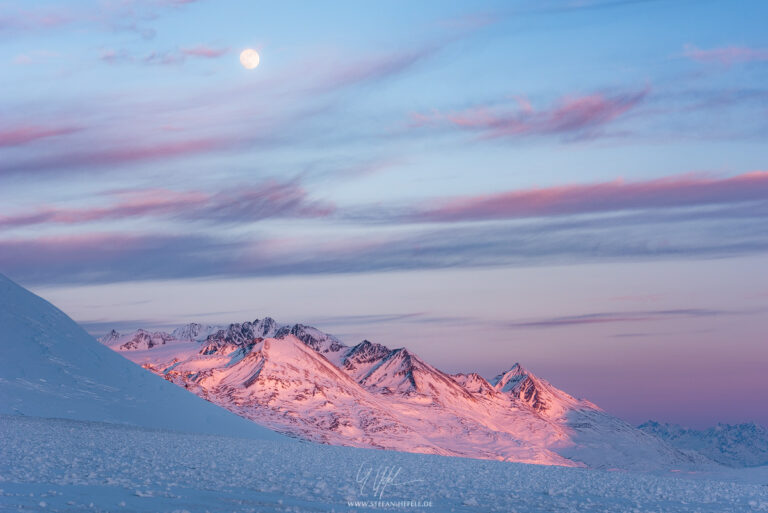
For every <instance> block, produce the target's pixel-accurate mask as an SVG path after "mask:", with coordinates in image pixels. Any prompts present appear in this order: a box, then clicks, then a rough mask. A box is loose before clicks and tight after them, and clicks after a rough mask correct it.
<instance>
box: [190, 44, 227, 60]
mask: <svg viewBox="0 0 768 513" xmlns="http://www.w3.org/2000/svg"><path fill="white" fill-rule="evenodd" d="M227 52H229V48H213V47H210V46H206V45H197V46H192V47H189V48H182V49H181V53H182V54H184V55H189V56H191V57H202V58H205V59H215V58H217V57H221V56H222V55H225V54H226V53H227Z"/></svg>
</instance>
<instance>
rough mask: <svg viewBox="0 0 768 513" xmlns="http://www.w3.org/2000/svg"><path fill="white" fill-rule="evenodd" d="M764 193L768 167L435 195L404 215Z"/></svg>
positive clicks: (612, 207)
mask: <svg viewBox="0 0 768 513" xmlns="http://www.w3.org/2000/svg"><path fill="white" fill-rule="evenodd" d="M765 198H768V171H755V172H752V173H744V174H741V175H737V176H734V177H729V178H713V177H708V176H704V175H694V174H688V175H680V176H673V177H668V178H660V179H655V180H647V181H637V182H625V181H623V180H616V181H612V182H602V183H596V184H590V185H567V186H556V187H548V188H541V189H528V190H518V191H507V192H501V193H496V194H488V195H482V196H469V197H459V198H453V199H445V200H437V201H434V202H433V205H432V206H429V205H428V206H426V207H424V208H422V209H421V210H416V211H415V212H413V213H412V214H410V215H406V216H404V217H405V218H406V219H408V218H410V220H412V221H430V222H451V221H471V220H488V219H514V218H525V217H536V216H553V215H555V216H556V215H563V214H586V213H594V212H612V211H623V210H636V209H654V208H670V207H688V206H696V205H713V204H723V203H737V202H746V201H759V200H764V199H765Z"/></svg>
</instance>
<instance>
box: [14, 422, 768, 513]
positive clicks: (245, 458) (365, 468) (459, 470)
mask: <svg viewBox="0 0 768 513" xmlns="http://www.w3.org/2000/svg"><path fill="white" fill-rule="evenodd" d="M0 439H1V440H2V444H1V445H0V510H2V511H16V510H20V511H73V512H74V511H126V512H128V511H142V512H173V511H177V512H181V511H189V512H204V511H210V512H214V511H222V512H224V511H226V512H230V511H233V512H234V511H238V512H239V511H254V512H262V511H265V512H269V511H293V512H297V511H373V510H378V511H382V510H383V511H435V512H437V511H440V512H442V511H473V512H474V511H502V512H520V513H527V512H545V511H546V512H552V511H573V512H598V511H600V512H610V513H617V512H625V511H626V512H641V511H642V512H646V511H647V512H662V511H663V512H683V511H685V512H688V511H690V512H717V513H723V512H748V511H768V469H766V468H765V467H762V468H760V469H751V470H739V471H731V472H732V473H731V474H730V475H718V474H696V475H685V476H684V475H675V474H669V473H667V474H658V473H657V474H649V473H639V472H610V471H602V470H590V469H578V468H567V467H555V466H542V465H528V464H522V463H508V462H496V461H487V460H474V459H465V458H451V457H444V456H433V455H420V454H407V453H398V452H390V451H378V450H367V449H357V448H346V447H331V446H324V445H317V444H313V443H309V442H300V441H297V440H289V439H284V440H253V439H244V438H228V437H221V436H213V435H205V434H193V433H180V432H173V431H161V430H152V429H146V428H134V427H127V426H122V425H114V424H104V423H96V422H82V421H74V420H57V419H40V418H31V417H21V416H0ZM377 473H378V474H379V479H378V480H377V479H376V474H377ZM366 474H368V476H369V477H368V479H367V480H366V479H365V476H366ZM381 476H386V477H385V478H384V479H381ZM726 479H729V480H730V481H728V480H726ZM737 481H740V482H737ZM750 482H751V484H750ZM351 501H365V502H364V503H363V504H353V502H351ZM371 501H382V502H381V505H382V507H378V508H374V507H372V506H373V504H371ZM401 501H406V502H407V503H406V504H405V505H404V506H403V505H402V502H401ZM393 505H394V507H392V506H393Z"/></svg>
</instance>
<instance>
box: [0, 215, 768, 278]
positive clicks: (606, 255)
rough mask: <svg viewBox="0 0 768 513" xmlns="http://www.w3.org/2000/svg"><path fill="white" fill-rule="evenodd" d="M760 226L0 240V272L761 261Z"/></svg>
mask: <svg viewBox="0 0 768 513" xmlns="http://www.w3.org/2000/svg"><path fill="white" fill-rule="evenodd" d="M697 219H698V218H697ZM766 219H768V209H764V211H762V212H761V211H759V210H758V211H756V212H754V214H753V217H752V218H749V219H735V220H733V221H731V220H729V219H728V218H725V219H719V218H716V219H713V220H708V219H707V218H706V217H705V218H703V220H702V219H699V220H698V221H697V222H696V223H695V224H691V223H690V222H687V221H685V220H683V221H680V220H679V219H676V218H675V217H674V215H672V216H669V217H668V218H667V217H657V216H652V217H651V218H650V219H645V220H644V219H643V218H642V217H640V218H638V219H630V222H627V220H626V219H623V216H608V217H606V218H597V219H574V220H570V219H566V220H560V221H557V222H555V221H542V220H530V221H525V222H522V221H516V222H512V221H505V222H492V223H472V224H469V225H467V224H463V225H459V226H453V225H447V226H440V227H439V228H432V229H424V228H423V227H421V226H416V225H414V226H412V227H410V228H409V229H407V230H405V231H403V230H397V231H394V232H393V231H392V230H384V231H377V230H370V231H369V232H368V233H362V234H357V235H349V234H342V233H336V234H333V235H330V234H328V233H324V234H318V235H307V234H305V235H301V236H298V235H296V236H293V237H290V236H285V237H264V236H260V235H258V234H256V233H251V234H249V235H243V236H240V237H237V238H227V237H226V236H225V235H224V234H223V233H219V232H215V233H207V231H206V230H200V231H199V232H196V235H194V236H179V235H176V234H173V233H166V234H164V235H159V234H138V233H137V234H133V235H125V234H93V235H92V236H87V237H86V236H82V237H79V238H76V239H75V238H19V237H13V238H10V237H9V238H4V239H3V238H0V269H3V270H4V272H6V273H7V274H9V275H11V276H14V277H16V278H18V279H20V280H26V281H28V282H29V283H62V282H68V283H93V282H117V281H125V280H138V279H161V278H165V279H173V278H196V277H214V276H221V277H225V276H228V277H241V276H282V275H317V274H346V273H356V272H387V271H395V270H397V271H402V270H417V269H445V268H456V267H460V268H473V267H493V266H515V267H524V266H539V265H563V264H572V263H583V262H616V261H647V260H664V259H666V260H669V259H697V258H713V257H717V258H722V257H731V256H741V255H754V254H764V253H765V252H766V251H768V223H766ZM182 233H183V232H182Z"/></svg>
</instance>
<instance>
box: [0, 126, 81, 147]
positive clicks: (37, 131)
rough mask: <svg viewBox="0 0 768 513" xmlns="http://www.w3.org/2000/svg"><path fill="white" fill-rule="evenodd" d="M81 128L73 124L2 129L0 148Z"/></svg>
mask: <svg viewBox="0 0 768 513" xmlns="http://www.w3.org/2000/svg"><path fill="white" fill-rule="evenodd" d="M78 130H80V129H79V128H77V127H71V126H41V125H20V126H15V127H12V128H5V129H0V148H3V147H9V146H21V145H24V144H29V143H31V142H34V141H38V140H40V139H47V138H49V137H58V136H61V135H69V134H72V133H74V132H77V131H78Z"/></svg>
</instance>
